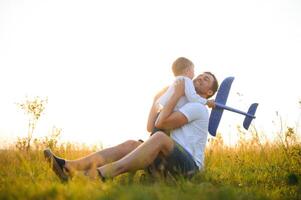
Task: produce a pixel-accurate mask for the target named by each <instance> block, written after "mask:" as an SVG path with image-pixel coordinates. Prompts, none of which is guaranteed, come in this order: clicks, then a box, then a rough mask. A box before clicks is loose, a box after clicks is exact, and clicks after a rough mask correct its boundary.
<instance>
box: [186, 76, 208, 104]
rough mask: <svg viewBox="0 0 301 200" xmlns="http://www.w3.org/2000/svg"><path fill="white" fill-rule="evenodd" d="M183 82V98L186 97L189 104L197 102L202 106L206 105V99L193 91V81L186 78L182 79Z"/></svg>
mask: <svg viewBox="0 0 301 200" xmlns="http://www.w3.org/2000/svg"><path fill="white" fill-rule="evenodd" d="M184 80H185V96H186V97H187V99H188V101H189V102H199V103H201V104H203V105H206V104H207V99H205V98H203V97H201V96H200V95H198V94H197V93H196V91H195V88H194V85H193V81H192V80H191V79H189V78H187V77H185V78H184Z"/></svg>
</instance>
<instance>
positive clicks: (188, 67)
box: [172, 57, 194, 79]
mask: <svg viewBox="0 0 301 200" xmlns="http://www.w3.org/2000/svg"><path fill="white" fill-rule="evenodd" d="M172 72H173V74H174V75H175V76H187V77H188V78H190V79H193V77H194V64H193V63H192V62H191V61H190V60H189V59H187V58H184V57H179V58H177V59H176V60H175V61H174V62H173V64H172Z"/></svg>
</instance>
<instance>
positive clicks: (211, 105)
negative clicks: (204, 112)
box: [207, 99, 215, 108]
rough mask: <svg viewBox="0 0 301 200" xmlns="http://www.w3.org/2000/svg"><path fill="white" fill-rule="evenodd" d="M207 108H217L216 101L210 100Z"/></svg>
mask: <svg viewBox="0 0 301 200" xmlns="http://www.w3.org/2000/svg"><path fill="white" fill-rule="evenodd" d="M207 106H208V107H209V108H215V101H214V99H210V100H208V101H207Z"/></svg>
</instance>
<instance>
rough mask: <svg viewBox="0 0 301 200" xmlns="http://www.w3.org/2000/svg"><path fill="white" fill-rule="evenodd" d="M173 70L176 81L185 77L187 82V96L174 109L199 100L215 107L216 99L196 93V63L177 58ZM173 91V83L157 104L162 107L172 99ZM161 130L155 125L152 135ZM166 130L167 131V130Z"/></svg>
mask: <svg viewBox="0 0 301 200" xmlns="http://www.w3.org/2000/svg"><path fill="white" fill-rule="evenodd" d="M172 71H173V74H174V76H175V77H176V79H175V81H176V80H179V79H184V82H185V96H183V97H181V98H180V100H179V101H178V102H177V105H176V106H175V109H174V110H175V111H176V110H179V108H181V107H182V106H183V105H184V104H186V103H188V102H199V103H201V104H203V105H207V106H208V107H210V108H212V107H214V100H207V99H205V98H203V97H201V96H200V95H198V94H197V93H196V91H195V88H194V85H193V81H192V79H193V77H194V64H193V63H192V62H191V61H190V60H188V59H187V58H184V57H180V58H178V59H176V60H175V61H174V62H173V64H172ZM173 93H174V86H173V85H171V86H169V88H168V89H167V91H166V92H165V93H164V94H163V95H162V96H161V97H159V99H158V100H157V104H158V105H159V106H160V108H161V109H162V108H163V107H164V106H165V105H166V103H167V101H168V100H169V99H170V97H171V96H172V94H173ZM158 115H159V113H158ZM158 115H157V118H158ZM159 130H160V129H158V128H156V127H154V129H153V131H152V133H151V135H153V134H154V133H155V132H157V131H159ZM161 131H164V130H161ZM164 132H166V130H165V131H164ZM167 134H168V133H167Z"/></svg>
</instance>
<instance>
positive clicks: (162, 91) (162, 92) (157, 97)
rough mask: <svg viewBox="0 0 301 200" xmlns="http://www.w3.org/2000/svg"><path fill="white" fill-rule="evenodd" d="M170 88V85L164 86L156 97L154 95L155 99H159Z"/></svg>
mask: <svg viewBox="0 0 301 200" xmlns="http://www.w3.org/2000/svg"><path fill="white" fill-rule="evenodd" d="M167 89H168V86H167V87H165V88H163V89H162V90H161V91H160V92H158V93H157V94H156V95H155V97H154V101H157V99H159V98H160V97H161V96H162V95H163V94H164V93H165V92H166V91H167Z"/></svg>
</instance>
